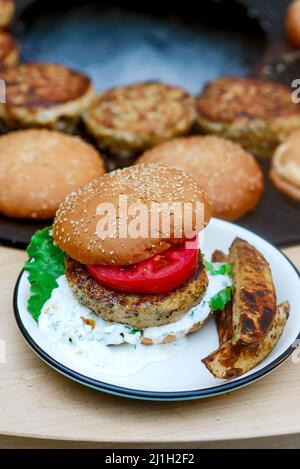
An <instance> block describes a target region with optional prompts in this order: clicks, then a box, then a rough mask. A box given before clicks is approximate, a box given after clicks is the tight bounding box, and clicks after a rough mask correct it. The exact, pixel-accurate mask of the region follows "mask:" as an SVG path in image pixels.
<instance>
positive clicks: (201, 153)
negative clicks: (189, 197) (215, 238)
mask: <svg viewBox="0 0 300 469" xmlns="http://www.w3.org/2000/svg"><path fill="white" fill-rule="evenodd" d="M137 162H138V163H139V162H141V163H159V164H164V165H167V166H173V167H176V168H178V169H181V170H183V171H186V172H187V173H189V174H191V175H192V176H193V177H194V178H195V179H196V181H197V182H198V183H199V184H200V185H201V186H202V187H203V188H204V189H205V190H206V192H207V193H208V196H209V198H210V200H211V202H212V205H213V214H214V216H216V217H221V218H225V219H227V220H235V219H237V218H240V217H241V216H243V215H244V214H245V213H247V212H248V211H249V210H251V209H253V208H254V207H255V206H256V204H257V203H258V201H259V199H260V197H261V194H262V192H263V188H264V180H263V175H262V171H261V169H260V167H259V165H258V163H257V162H256V161H255V159H254V157H253V156H252V155H251V154H250V153H248V152H247V151H245V150H244V149H243V148H242V147H241V146H240V145H239V144H237V143H233V142H231V141H230V140H226V139H224V138H220V137H214V136H205V137H202V136H197V137H196V136H195V137H186V138H177V139H173V140H170V141H169V142H166V143H163V144H161V145H158V146H157V147H155V148H153V149H151V150H148V151H147V152H146V153H144V154H143V155H142V156H141V157H140V158H139V159H138V161H137Z"/></svg>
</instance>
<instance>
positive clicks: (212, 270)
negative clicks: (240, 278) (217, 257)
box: [204, 261, 232, 277]
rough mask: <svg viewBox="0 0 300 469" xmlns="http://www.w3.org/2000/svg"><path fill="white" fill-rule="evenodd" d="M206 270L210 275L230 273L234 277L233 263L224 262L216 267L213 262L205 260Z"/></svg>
mask: <svg viewBox="0 0 300 469" xmlns="http://www.w3.org/2000/svg"><path fill="white" fill-rule="evenodd" d="M204 264H205V268H206V271H207V272H208V273H209V274H210V275H228V276H229V277H232V265H231V264H228V263H226V262H225V263H222V264H221V265H219V267H217V268H216V267H215V266H214V265H213V264H212V263H211V262H207V261H204Z"/></svg>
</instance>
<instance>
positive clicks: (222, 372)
mask: <svg viewBox="0 0 300 469" xmlns="http://www.w3.org/2000/svg"><path fill="white" fill-rule="evenodd" d="M289 311H290V305H289V303H288V301H286V302H284V303H282V304H281V305H279V306H278V307H277V310H276V314H275V317H274V319H273V321H272V324H271V328H270V330H269V332H268V333H267V335H266V337H264V338H263V339H262V341H261V342H257V343H255V344H250V345H247V346H246V345H243V344H233V343H232V342H230V341H229V342H226V343H225V344H223V345H222V346H221V347H220V348H219V349H218V350H216V351H215V352H213V353H211V354H210V355H209V356H208V357H206V358H204V359H203V360H202V362H203V363H204V365H205V366H206V368H207V369H208V370H209V371H210V372H211V373H212V374H213V375H214V376H215V377H216V378H220V379H230V378H234V377H236V376H241V375H243V374H244V373H247V371H249V370H252V368H254V367H255V366H257V365H258V364H259V363H260V362H261V361H262V360H264V359H265V358H266V357H267V356H268V355H269V353H270V352H271V351H272V350H273V348H274V347H275V345H276V344H277V342H278V340H279V338H280V336H281V334H282V332H283V329H284V326H285V324H286V321H287V319H288V316H289Z"/></svg>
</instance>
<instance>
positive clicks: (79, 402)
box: [0, 247, 300, 448]
mask: <svg viewBox="0 0 300 469" xmlns="http://www.w3.org/2000/svg"><path fill="white" fill-rule="evenodd" d="M285 252H286V254H287V255H288V256H289V257H290V258H291V259H292V260H293V261H294V262H295V264H296V265H297V267H298V268H300V247H294V248H290V249H287V250H285ZM25 258H26V255H25V253H24V252H23V251H19V250H13V249H8V248H0V298H1V308H0V324H1V328H0V340H2V341H5V343H6V363H2V364H0V447H1V446H3V447H51V446H52V447H53V446H55V447H98V446H99V447H109V448H116V447H120V446H122V447H127V448H128V447H137V446H143V447H147V446H148V447H151V446H152V447H153V446H155V447H167V448H170V447H190V448H191V447H226V448H230V447H243V446H245V445H246V446H247V447H259V446H264V447H265V446H268V447H300V413H299V412H298V408H299V405H300V372H299V370H300V368H299V367H300V363H298V365H297V364H295V363H293V362H292V360H291V359H289V360H288V361H287V362H285V363H284V364H283V365H282V366H281V367H280V368H279V369H277V370H276V371H275V372H274V373H272V374H271V375H269V376H267V377H265V378H264V379H263V380H262V381H259V382H257V383H255V384H253V385H251V386H249V387H247V388H244V389H241V390H239V391H237V392H234V393H230V394H227V395H223V396H219V397H214V398H212V399H205V400H198V401H186V402H180V403H176V402H175V403H155V402H145V401H135V400H131V399H125V398H121V397H115V396H110V395H106V394H102V393H99V392H96V391H93V390H90V389H87V388H85V387H83V386H82V385H80V384H76V383H73V382H72V381H70V380H68V379H67V378H64V377H63V376H61V375H59V374H58V373H56V372H55V371H53V370H52V369H51V368H49V367H48V366H47V365H46V364H44V363H43V362H42V361H41V360H40V359H39V358H38V357H36V356H35V355H34V353H33V352H32V351H31V350H30V349H29V348H28V346H27V345H26V344H25V342H24V340H23V338H22V336H21V334H20V333H19V331H18V329H17V326H16V323H15V320H14V315H13V309H12V293H13V288H14V284H15V281H16V278H17V275H18V273H19V271H20V269H21V268H22V265H23V262H24V260H25ZM0 343H1V342H0ZM241 422H242V424H241Z"/></svg>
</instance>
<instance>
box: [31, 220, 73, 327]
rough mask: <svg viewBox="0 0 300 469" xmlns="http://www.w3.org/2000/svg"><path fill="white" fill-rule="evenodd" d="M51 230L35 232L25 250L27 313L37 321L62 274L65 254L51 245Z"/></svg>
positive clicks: (45, 229)
mask: <svg viewBox="0 0 300 469" xmlns="http://www.w3.org/2000/svg"><path fill="white" fill-rule="evenodd" d="M50 231H51V228H44V229H43V230H41V231H37V232H36V233H35V234H34V235H33V237H32V238H31V242H30V244H29V246H28V248H27V254H28V256H29V260H28V261H27V262H26V263H25V266H24V270H26V271H27V272H29V277H28V279H29V283H30V298H29V300H28V311H29V312H30V313H31V314H32V316H33V318H34V319H35V321H37V320H38V318H39V316H40V314H41V310H42V307H43V305H44V304H45V303H46V301H47V300H48V299H49V298H50V296H51V293H52V290H53V289H54V288H56V287H57V286H58V284H57V282H56V279H58V277H60V276H61V275H63V273H64V259H65V257H66V255H65V253H64V252H63V251H62V250H61V249H59V248H58V247H57V246H55V245H54V244H53V238H52V236H51V234H50Z"/></svg>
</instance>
